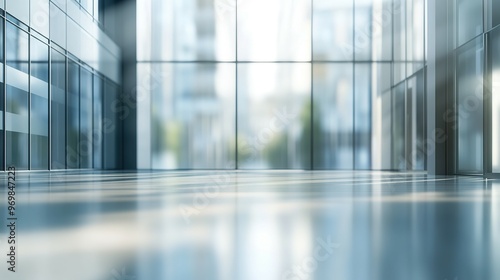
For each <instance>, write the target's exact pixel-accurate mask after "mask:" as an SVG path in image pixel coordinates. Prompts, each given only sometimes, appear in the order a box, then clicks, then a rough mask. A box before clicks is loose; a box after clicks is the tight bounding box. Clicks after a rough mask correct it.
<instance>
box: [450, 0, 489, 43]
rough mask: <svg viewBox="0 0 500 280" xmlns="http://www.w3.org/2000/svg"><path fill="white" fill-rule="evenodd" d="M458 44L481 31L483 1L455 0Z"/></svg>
mask: <svg viewBox="0 0 500 280" xmlns="http://www.w3.org/2000/svg"><path fill="white" fill-rule="evenodd" d="M456 22H457V24H458V26H457V32H458V45H459V46H460V45H462V44H464V43H466V42H467V41H469V40H471V39H472V38H474V37H476V36H477V35H479V34H481V33H482V32H483V1H477V0H457V21H456Z"/></svg>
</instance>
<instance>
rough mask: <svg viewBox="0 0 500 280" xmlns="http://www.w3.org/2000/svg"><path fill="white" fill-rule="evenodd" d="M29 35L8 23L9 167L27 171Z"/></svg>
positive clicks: (6, 110)
mask: <svg viewBox="0 0 500 280" xmlns="http://www.w3.org/2000/svg"><path fill="white" fill-rule="evenodd" d="M28 41H29V39H28V34H26V33H25V32H24V31H22V30H20V29H18V28H17V27H16V26H14V25H12V24H11V23H7V34H6V46H5V52H6V60H7V66H6V69H5V72H6V73H5V77H6V83H7V87H6V88H7V91H6V101H7V103H6V104H5V105H6V108H5V125H6V126H5V130H6V140H7V142H6V150H7V154H6V160H7V165H8V166H9V165H14V166H16V168H18V169H28V168H29V166H28V151H29V149H28V131H29V129H28V126H29V119H28V115H29V114H28V110H29V106H28V88H29V76H28V69H29V67H28V53H29V49H28Z"/></svg>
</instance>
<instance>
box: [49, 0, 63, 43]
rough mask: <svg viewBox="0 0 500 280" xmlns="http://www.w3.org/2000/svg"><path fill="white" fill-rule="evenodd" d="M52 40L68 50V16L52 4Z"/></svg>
mask: <svg viewBox="0 0 500 280" xmlns="http://www.w3.org/2000/svg"><path fill="white" fill-rule="evenodd" d="M50 39H51V40H52V41H53V42H55V43H56V44H58V45H59V46H61V47H63V48H66V14H65V13H64V12H63V11H61V10H60V9H59V8H58V7H57V6H56V5H54V4H52V2H51V3H50Z"/></svg>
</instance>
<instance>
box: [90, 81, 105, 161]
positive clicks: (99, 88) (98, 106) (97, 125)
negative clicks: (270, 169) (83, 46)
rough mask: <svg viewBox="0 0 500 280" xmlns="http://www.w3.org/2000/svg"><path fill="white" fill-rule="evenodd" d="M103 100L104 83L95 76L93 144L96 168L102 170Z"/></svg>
mask: <svg viewBox="0 0 500 280" xmlns="http://www.w3.org/2000/svg"><path fill="white" fill-rule="evenodd" d="M102 100H103V81H102V79H101V78H100V77H99V76H94V113H93V116H94V120H93V122H94V129H93V130H92V142H93V144H94V168H96V169H101V168H102V135H103V126H102V115H103V110H102V106H103V105H102Z"/></svg>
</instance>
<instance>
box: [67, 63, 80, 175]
mask: <svg viewBox="0 0 500 280" xmlns="http://www.w3.org/2000/svg"><path fill="white" fill-rule="evenodd" d="M79 107H80V66H78V64H76V63H75V62H73V61H70V62H69V64H68V92H67V113H68V119H67V123H66V125H67V130H66V133H67V136H66V139H67V146H66V164H67V166H68V168H69V169H76V168H79V166H80V157H81V155H80V151H79V142H80V141H79V140H80V139H79V138H80V124H79V122H80V114H79Z"/></svg>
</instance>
